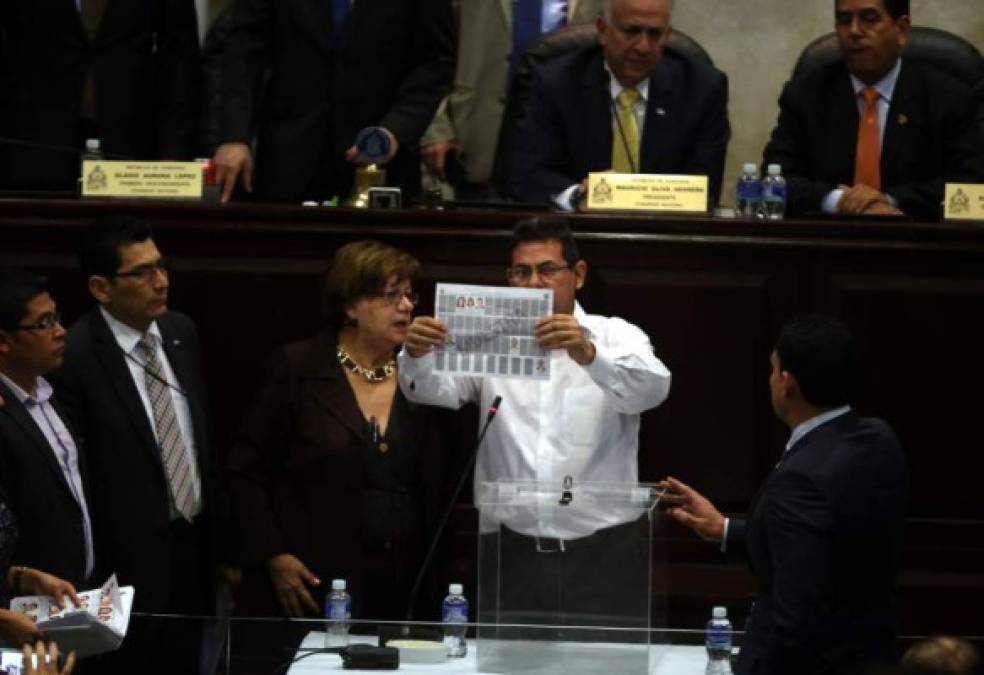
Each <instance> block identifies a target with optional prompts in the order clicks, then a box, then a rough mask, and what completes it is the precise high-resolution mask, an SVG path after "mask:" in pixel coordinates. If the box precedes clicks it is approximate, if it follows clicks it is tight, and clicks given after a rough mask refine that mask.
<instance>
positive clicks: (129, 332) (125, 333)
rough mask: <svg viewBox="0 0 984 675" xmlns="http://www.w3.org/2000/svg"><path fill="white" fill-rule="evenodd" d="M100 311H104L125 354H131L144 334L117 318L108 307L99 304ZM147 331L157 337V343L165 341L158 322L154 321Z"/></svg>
mask: <svg viewBox="0 0 984 675" xmlns="http://www.w3.org/2000/svg"><path fill="white" fill-rule="evenodd" d="M99 311H100V312H102V315H103V318H104V319H106V323H107V324H108V325H109V330H110V331H111V332H112V333H113V337H114V338H116V343H117V344H118V345H119V346H120V349H122V350H123V353H124V354H130V353H132V352H133V350H134V349H135V348H136V346H137V343H138V342H140V340H141V338H143V336H144V334H143V333H141V332H140V331H138V330H137V329H136V328H134V327H133V326H130V325H127V324H125V323H123V322H122V321H120V320H119V319H117V318H116V317H115V316H113V315H112V314H110V313H109V312H108V311H106V308H105V307H103V306H102V305H100V306H99ZM147 332H148V333H150V334H151V335H153V336H154V337H155V338H157V344H162V343H163V338H162V337H161V329H160V328H158V327H157V322H156V321H154V322H153V323H151V324H150V328H148V329H147Z"/></svg>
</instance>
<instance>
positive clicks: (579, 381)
mask: <svg viewBox="0 0 984 675" xmlns="http://www.w3.org/2000/svg"><path fill="white" fill-rule="evenodd" d="M574 317H575V318H576V319H577V321H578V323H580V324H581V326H582V327H583V328H584V329H585V331H586V334H587V337H588V339H590V340H591V341H592V342H593V343H594V346H595V350H596V353H595V358H594V360H593V361H592V362H591V363H590V364H588V365H586V366H581V365H578V364H577V363H576V362H575V361H574V360H573V359H571V357H570V356H569V355H568V354H567V352H566V351H565V350H553V351H551V353H550V369H551V370H550V379H549V380H546V381H540V380H535V381H531V380H522V379H510V378H499V377H453V376H451V375H447V374H444V373H435V372H434V355H433V353H430V354H427V355H425V356H422V357H420V358H413V357H411V356H410V355H409V354H408V353H407V352H406V349H404V350H402V351H401V352H400V355H399V366H400V368H399V372H400V375H399V379H400V388H401V389H402V390H403V393H404V395H405V396H406V397H407V398H408V399H410V400H411V401H415V402H417V403H424V404H429V405H438V406H443V407H445V408H460V407H461V406H462V405H464V404H465V403H468V402H470V401H474V402H476V403H478V404H479V406H480V408H481V409H483V410H484V409H485V408H487V407H488V406H490V405H491V403H492V401H493V399H495V397H496V396H502V404H501V407H500V412H499V414H498V415H497V417H496V419H495V421H493V422H492V425H491V426H490V427H489V430H488V434H487V435H486V436H485V440H484V441H483V443H482V447H481V448H480V450H479V454H478V461H477V464H476V467H475V485H476V490H475V494H479V491H478V489H477V487H478V485H479V484H480V483H482V482H484V481H497V480H509V481H552V482H558V483H559V482H561V481H563V479H564V477H565V476H571V477H573V479H574V488H575V490H576V489H577V485H578V483H582V482H614V483H630V484H635V483H638V481H639V463H638V454H639V414H640V413H642V412H643V411H645V410H649V409H650V408H654V407H656V406H658V405H659V404H660V403H662V402H663V400H664V399H665V398H666V396H667V394H668V393H669V389H670V372H669V370H667V368H666V366H664V365H663V363H662V362H661V361H660V360H659V359H658V358H656V356H655V354H654V353H653V348H652V345H651V344H650V342H649V338H648V337H646V334H645V333H643V332H642V331H641V330H640V329H639V328H637V327H636V326H633V325H632V324H630V323H628V322H626V321H623V320H622V319H618V318H607V317H603V316H598V315H593V314H586V313H585V312H584V310H583V309H581V307H580V305H576V306H575V309H574ZM635 517H638V512H636V511H632V512H628V511H627V512H625V513H619V512H613V511H609V512H604V513H602V512H594V513H584V512H583V511H576V510H563V509H549V513H538V512H537V511H536V510H535V509H523V510H522V512H517V513H515V514H513V515H512V516H511V517H510V518H508V519H504V520H503V522H505V523H506V524H507V525H508V526H509V527H510V528H511V529H513V530H515V531H517V532H521V533H523V534H527V535H531V536H537V535H539V536H545V537H556V538H560V539H572V538H577V537H583V536H587V535H589V534H592V533H593V532H595V531H596V530H598V529H600V528H604V527H610V526H612V525H617V524H620V523H624V522H628V521H629V520H632V519H634V518H635Z"/></svg>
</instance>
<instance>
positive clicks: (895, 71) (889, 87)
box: [851, 59, 902, 103]
mask: <svg viewBox="0 0 984 675" xmlns="http://www.w3.org/2000/svg"><path fill="white" fill-rule="evenodd" d="M901 71H902V59H899V60H898V61H896V62H895V65H894V66H893V67H892V69H891V70H890V71H888V73H887V74H886V75H885V77H883V78H882V79H880V80H878V81H877V82H875V84H874V85H873V86H874V88H875V91H877V92H878V95H879V96H880V97H881V98H883V99H884V100H885V101H887V102H888V103H891V102H892V95H893V94H895V85H896V84H898V81H899V73H900V72H901ZM851 84H852V85H854V95H855V96H860V95H861V92H862V91H864V90H865V87H867V86H868V85H867V84H865V83H864V82H862V81H861V80H859V79H858V78H857V77H855V76H854V75H851Z"/></svg>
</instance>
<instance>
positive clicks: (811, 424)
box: [786, 405, 851, 452]
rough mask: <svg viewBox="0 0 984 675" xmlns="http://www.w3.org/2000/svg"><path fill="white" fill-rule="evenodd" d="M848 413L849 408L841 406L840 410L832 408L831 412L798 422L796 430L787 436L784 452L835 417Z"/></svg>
mask: <svg viewBox="0 0 984 675" xmlns="http://www.w3.org/2000/svg"><path fill="white" fill-rule="evenodd" d="M850 411H851V406H849V405H842V406H841V407H840V408H833V409H832V410H828V411H826V412H822V413H820V414H819V415H816V416H814V417H811V418H810V419H808V420H806V421H805V422H800V423H799V424H797V425H796V428H795V429H793V433H792V434H790V435H789V440H788V441H787V442H786V452H789V449H790V448H792V447H793V446H794V445H796V444H797V443H799V441H800V440H801V439H802V438H803V437H804V436H806V435H807V434H808V433H810V432H811V431H813V430H814V429H816V428H817V427H819V426H820V425H821V424H825V423H827V422H829V421H830V420H832V419H834V418H835V417H840V416H841V415H843V414H845V413H848V412H850Z"/></svg>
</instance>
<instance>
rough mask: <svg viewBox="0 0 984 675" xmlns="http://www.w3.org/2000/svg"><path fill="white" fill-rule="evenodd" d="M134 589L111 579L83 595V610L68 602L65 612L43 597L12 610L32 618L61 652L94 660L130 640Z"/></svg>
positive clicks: (19, 601)
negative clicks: (125, 640)
mask: <svg viewBox="0 0 984 675" xmlns="http://www.w3.org/2000/svg"><path fill="white" fill-rule="evenodd" d="M133 592H134V591H133V586H123V587H122V588H120V585H119V584H118V583H117V581H116V575H115V574H114V575H113V576H111V577H110V578H109V579H108V580H107V581H106V583H104V584H103V585H102V588H98V589H95V590H91V591H83V592H81V593H79V594H78V595H79V600H81V601H82V606H81V607H76V606H75V604H74V603H73V602H72V601H71V600H69V599H68V598H65V607H64V609H58V608H57V607H55V603H54V601H53V600H52V599H51V598H49V597H47V596H43V595H25V596H21V597H18V598H14V599H13V600H11V601H10V609H11V610H13V611H15V612H22V613H24V614H27V615H28V616H30V617H31V618H32V619H34V621H35V622H36V623H37V624H38V628H39V629H40V630H41V632H42V633H43V634H44V636H45V638H47V639H49V640H54V641H55V642H57V643H58V649H59V650H60V651H61V652H62V653H64V654H67V653H68V652H72V651H74V652H75V654H76V656H78V657H84V656H92V655H93V654H102V653H104V652H111V651H113V650H114V649H117V648H119V646H120V644H122V642H123V638H124V637H126V630H127V627H128V626H129V624H130V609H131V608H132V607H133Z"/></svg>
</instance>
